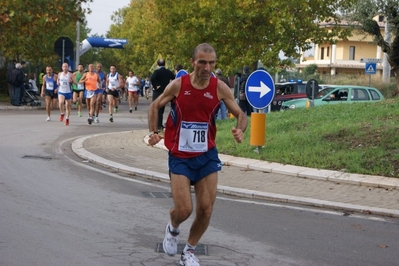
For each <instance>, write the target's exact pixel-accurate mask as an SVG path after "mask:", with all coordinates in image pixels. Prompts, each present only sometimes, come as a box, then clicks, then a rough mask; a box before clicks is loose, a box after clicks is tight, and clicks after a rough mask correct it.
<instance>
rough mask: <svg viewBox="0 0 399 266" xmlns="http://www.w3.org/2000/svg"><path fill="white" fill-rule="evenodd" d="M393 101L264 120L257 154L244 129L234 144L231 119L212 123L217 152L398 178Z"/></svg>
mask: <svg viewBox="0 0 399 266" xmlns="http://www.w3.org/2000/svg"><path fill="white" fill-rule="evenodd" d="M398 104H399V100H397V99H388V100H385V101H382V102H378V103H356V104H346V105H345V104H342V105H327V106H320V107H316V108H311V109H297V110H289V111H285V112H276V113H270V114H267V115H266V128H265V131H266V140H265V145H264V147H263V148H262V149H261V151H260V153H259V154H257V153H256V152H254V149H255V147H254V146H250V145H249V143H250V126H251V120H250V119H249V124H248V129H247V131H246V133H245V140H244V142H243V143H242V144H237V143H235V141H234V140H233V138H232V135H231V127H233V126H235V124H236V122H235V119H229V120H223V121H220V120H218V121H217V126H218V133H217V139H216V142H217V147H218V150H219V152H220V153H223V154H229V155H233V156H239V157H245V158H253V159H258V160H264V161H270V162H277V163H282V164H291V165H297V166H304V167H311V168H317V169H330V170H338V171H343V172H349V173H358V174H370V175H379V176H388V177H399V135H398V132H399V108H398Z"/></svg>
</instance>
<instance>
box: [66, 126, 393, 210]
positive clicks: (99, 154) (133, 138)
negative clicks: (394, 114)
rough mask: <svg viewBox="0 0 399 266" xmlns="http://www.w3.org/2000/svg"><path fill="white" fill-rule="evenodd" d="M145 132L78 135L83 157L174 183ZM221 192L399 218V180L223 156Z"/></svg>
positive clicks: (77, 148)
mask: <svg viewBox="0 0 399 266" xmlns="http://www.w3.org/2000/svg"><path fill="white" fill-rule="evenodd" d="M147 133H148V132H147V131H145V130H137V131H136V130H134V131H129V132H118V133H112V134H98V135H92V136H86V137H83V138H80V139H76V140H75V141H74V142H73V144H72V149H73V151H74V152H75V153H76V154H77V155H78V156H79V157H81V158H83V159H85V160H89V161H90V162H93V163H96V164H99V165H102V166H104V167H107V168H111V169H114V170H116V171H120V172H124V173H129V174H131V175H140V176H143V177H146V178H150V179H153V180H159V181H164V182H169V176H168V167H167V151H166V150H165V148H164V146H163V142H161V143H158V144H157V145H156V146H155V147H151V146H149V145H148V143H147V141H148V136H146V135H147ZM220 159H221V160H222V161H223V163H224V166H223V169H222V171H221V172H220V173H219V182H218V191H219V192H220V193H224V194H228V195H236V196H240V197H246V198H256V199H264V200H272V201H278V202H287V203H295V204H302V205H308V206H317V207H323V208H329V209H335V210H342V211H345V212H358V213H364V214H375V215H383V216H390V217H399V179H397V178H387V177H378V176H367V175H358V174H348V173H341V172H337V171H330V170H317V169H309V168H305V167H298V166H290V165H281V164H278V163H270V162H265V161H258V160H253V159H246V158H238V157H232V156H227V155H222V154H220Z"/></svg>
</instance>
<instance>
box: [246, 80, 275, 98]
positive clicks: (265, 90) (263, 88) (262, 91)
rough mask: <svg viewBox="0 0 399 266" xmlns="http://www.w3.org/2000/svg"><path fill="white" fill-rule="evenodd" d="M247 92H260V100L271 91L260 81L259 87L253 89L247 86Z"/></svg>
mask: <svg viewBox="0 0 399 266" xmlns="http://www.w3.org/2000/svg"><path fill="white" fill-rule="evenodd" d="M248 91H249V92H260V98H262V97H263V96H265V95H266V94H268V93H269V92H270V91H271V89H270V88H269V87H268V86H267V85H266V84H265V83H263V82H262V81H261V82H260V87H255V86H248Z"/></svg>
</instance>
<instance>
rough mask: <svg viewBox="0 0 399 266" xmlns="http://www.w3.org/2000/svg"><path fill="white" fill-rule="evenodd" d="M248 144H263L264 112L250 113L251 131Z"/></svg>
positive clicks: (264, 137)
mask: <svg viewBox="0 0 399 266" xmlns="http://www.w3.org/2000/svg"><path fill="white" fill-rule="evenodd" d="M250 133H251V134H250V139H249V144H250V145H252V146H263V145H265V139H266V114H265V113H251V131H250Z"/></svg>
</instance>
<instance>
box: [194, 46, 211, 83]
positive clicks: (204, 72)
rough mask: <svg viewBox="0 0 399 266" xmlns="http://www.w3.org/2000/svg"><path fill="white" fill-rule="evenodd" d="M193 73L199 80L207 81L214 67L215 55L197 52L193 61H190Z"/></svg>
mask: <svg viewBox="0 0 399 266" xmlns="http://www.w3.org/2000/svg"><path fill="white" fill-rule="evenodd" d="M191 65H192V66H193V68H194V73H195V74H196V76H197V77H199V78H201V79H209V78H210V77H211V75H212V71H213V69H214V68H215V65H216V54H215V53H206V52H203V51H198V52H197V54H196V55H195V60H193V59H191Z"/></svg>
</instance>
